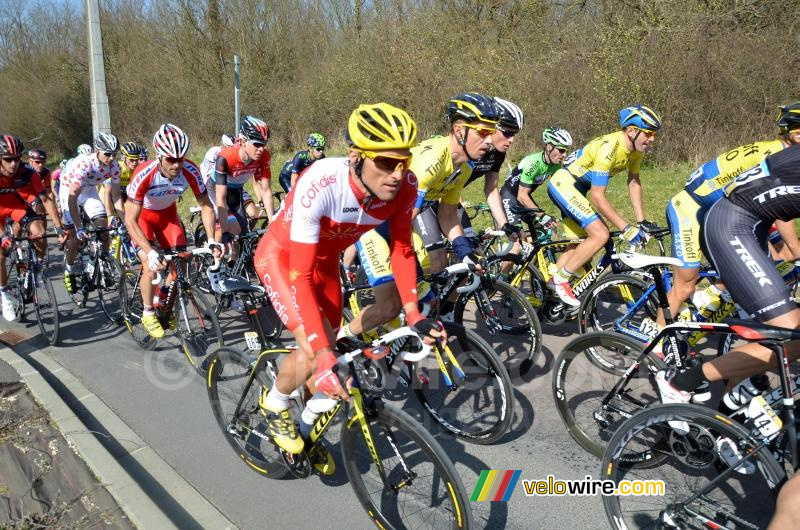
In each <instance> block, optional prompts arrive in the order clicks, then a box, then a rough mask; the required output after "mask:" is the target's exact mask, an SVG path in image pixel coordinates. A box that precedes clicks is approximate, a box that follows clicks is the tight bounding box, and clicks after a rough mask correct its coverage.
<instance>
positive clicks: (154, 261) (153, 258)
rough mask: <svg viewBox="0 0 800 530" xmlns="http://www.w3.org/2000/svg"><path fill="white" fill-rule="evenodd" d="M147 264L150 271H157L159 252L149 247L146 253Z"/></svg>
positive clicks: (159, 258) (159, 264)
mask: <svg viewBox="0 0 800 530" xmlns="http://www.w3.org/2000/svg"><path fill="white" fill-rule="evenodd" d="M147 266H148V267H149V268H150V270H151V271H153V272H157V271H158V269H159V267H160V266H161V254H159V253H158V252H156V251H155V250H153V249H150V252H148V253H147Z"/></svg>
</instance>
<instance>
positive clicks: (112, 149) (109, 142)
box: [94, 133, 119, 153]
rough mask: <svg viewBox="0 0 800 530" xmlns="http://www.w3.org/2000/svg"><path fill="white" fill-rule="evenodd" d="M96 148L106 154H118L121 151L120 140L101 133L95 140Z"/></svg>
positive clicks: (111, 135) (109, 134)
mask: <svg viewBox="0 0 800 530" xmlns="http://www.w3.org/2000/svg"><path fill="white" fill-rule="evenodd" d="M94 148H95V149H97V150H98V151H102V152H104V153H116V152H117V151H119V140H117V137H116V136H114V135H113V134H111V133H100V134H98V135H97V138H95V139H94Z"/></svg>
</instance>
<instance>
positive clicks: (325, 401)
mask: <svg viewBox="0 0 800 530" xmlns="http://www.w3.org/2000/svg"><path fill="white" fill-rule="evenodd" d="M337 401H338V400H336V399H331V398H329V397H328V396H326V395H325V394H323V393H322V392H316V393H315V394H314V395H313V396H311V399H309V400H308V401H307V402H306V407H305V408H304V409H303V412H302V414H301V415H300V434H301V435H302V436H303V438H306V439H307V438H308V435H309V434H310V433H311V428H312V427H313V426H314V422H315V421H317V418H318V417H319V415H320V414H322V413H324V412H328V411H329V410H331V409H332V408H333V407H335V406H336V403H337Z"/></svg>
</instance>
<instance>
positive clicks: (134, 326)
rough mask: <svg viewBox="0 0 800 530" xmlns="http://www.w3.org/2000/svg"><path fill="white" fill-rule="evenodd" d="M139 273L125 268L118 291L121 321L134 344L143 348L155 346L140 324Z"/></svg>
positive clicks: (140, 296) (141, 306) (153, 340)
mask: <svg viewBox="0 0 800 530" xmlns="http://www.w3.org/2000/svg"><path fill="white" fill-rule="evenodd" d="M140 279H141V277H140V275H139V274H138V273H137V272H135V271H133V270H130V269H128V270H125V271H123V273H122V277H121V278H120V281H119V286H118V293H119V302H120V307H121V308H122V321H123V322H124V324H125V327H126V328H127V330H128V333H130V335H131V337H133V340H134V341H136V344H138V345H139V346H141V347H142V348H144V349H145V350H148V351H150V350H153V349H155V347H156V343H157V341H156V339H155V338H153V337H151V336H150V334H149V333H147V330H146V329H144V326H143V325H142V310H143V303H142V291H141V290H140V288H139V280H140Z"/></svg>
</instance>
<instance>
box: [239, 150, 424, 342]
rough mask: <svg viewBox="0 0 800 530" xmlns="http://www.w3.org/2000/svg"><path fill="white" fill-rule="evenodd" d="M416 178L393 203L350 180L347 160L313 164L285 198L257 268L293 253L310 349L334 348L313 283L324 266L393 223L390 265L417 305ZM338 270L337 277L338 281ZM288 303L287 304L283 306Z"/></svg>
mask: <svg viewBox="0 0 800 530" xmlns="http://www.w3.org/2000/svg"><path fill="white" fill-rule="evenodd" d="M416 193H417V179H416V177H415V176H414V174H413V173H411V172H410V171H407V172H406V174H405V177H404V178H403V180H402V181H401V185H400V190H399V191H398V193H397V196H396V197H395V199H394V200H392V201H388V202H387V201H381V200H378V199H376V198H370V197H367V196H366V194H365V193H364V192H362V191H360V190H359V189H358V186H357V185H356V182H355V180H354V179H353V178H351V177H350V167H349V165H348V159H346V158H328V159H324V160H319V161H317V162H315V163H314V164H313V165H312V166H311V167H309V168H308V169H307V170H306V172H305V173H303V178H301V179H299V180H298V181H297V183H296V184H295V186H294V187H293V188H292V190H291V191H290V192H289V194H288V195H287V196H286V200H285V202H284V207H283V208H281V210H280V211H279V212H278V215H277V216H276V218H275V219H274V220H273V222H272V223H271V224H270V225H269V228H268V229H267V233H266V234H264V237H263V238H262V239H261V241H260V242H259V244H258V248H257V250H256V255H255V260H254V261H255V263H256V266H258V264H259V263H260V262H262V261H263V260H269V259H274V258H271V257H270V249H275V248H278V249H280V250H279V252H286V253H289V270H288V271H285V273H286V274H287V275H288V276H289V281H290V284H291V286H292V291H293V300H292V302H293V303H294V306H295V308H296V311H297V314H298V315H299V317H300V320H301V323H302V324H303V325H304V326H305V331H306V334H307V336H308V340H309V342H310V343H311V347H312V349H313V350H314V351H317V350H319V349H321V348H324V347H326V346H328V347H330V346H331V344H330V343H329V341H328V336H327V333H325V328H324V327H323V324H322V316H321V314H320V310H319V307H320V304H319V302H318V301H317V299H316V295H315V288H314V285H313V283H312V278H313V276H314V270H315V268H316V267H317V266H318V265H319V264H320V263H326V262H327V263H331V262H333V263H336V262H338V259H339V254H340V253H341V252H342V251H344V250H345V249H346V248H347V247H349V246H350V245H352V244H353V243H355V242H356V241H357V240H358V238H359V237H360V236H361V235H362V234H363V233H365V232H367V231H369V230H371V229H373V228H375V227H376V226H378V225H380V224H381V223H383V222H384V221H386V220H388V221H389V230H390V232H391V237H392V243H393V244H392V252H391V263H392V270H393V271H394V273H395V278H396V281H397V290H398V292H399V293H400V299H401V300H402V302H403V304H406V303H409V302H415V303H416V302H417V293H416V287H417V270H416V261H415V259H414V247H413V245H412V243H411V212H412V210H413V207H414V198H415V197H416ZM337 275H338V272H337V273H334V277H338V276H337ZM284 303H285V302H284Z"/></svg>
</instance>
